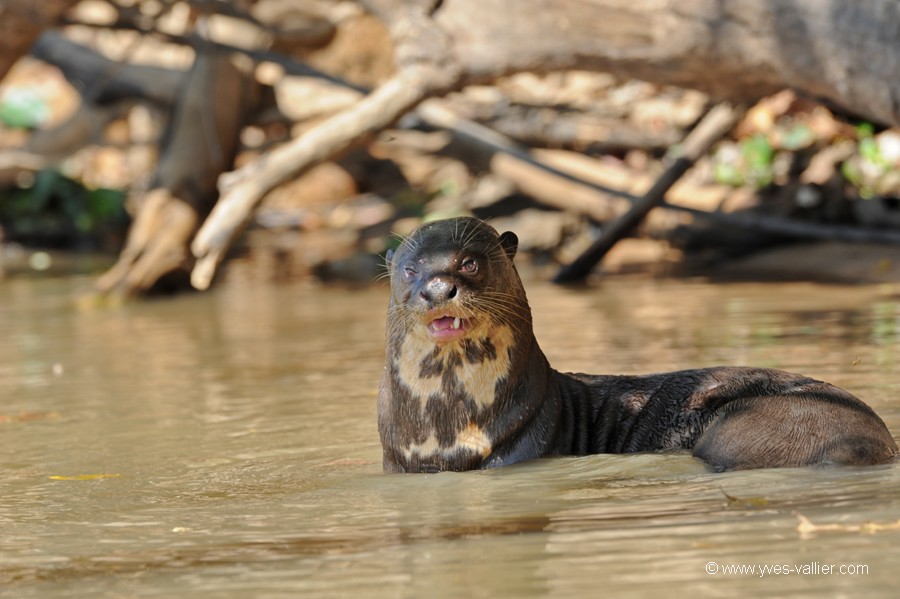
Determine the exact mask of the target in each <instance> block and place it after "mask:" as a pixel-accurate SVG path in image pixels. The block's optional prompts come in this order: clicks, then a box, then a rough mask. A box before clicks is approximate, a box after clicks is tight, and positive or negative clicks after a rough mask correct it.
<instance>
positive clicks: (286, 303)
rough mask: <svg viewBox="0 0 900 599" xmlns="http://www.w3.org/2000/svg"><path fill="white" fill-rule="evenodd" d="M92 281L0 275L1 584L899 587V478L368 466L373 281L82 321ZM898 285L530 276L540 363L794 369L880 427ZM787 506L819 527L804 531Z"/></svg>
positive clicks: (359, 590) (895, 470)
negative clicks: (561, 282) (593, 282)
mask: <svg viewBox="0 0 900 599" xmlns="http://www.w3.org/2000/svg"><path fill="white" fill-rule="evenodd" d="M87 284H88V282H87V280H84V279H81V280H79V279H74V280H73V279H69V280H62V279H57V280H38V281H35V280H25V279H14V280H11V281H6V282H4V283H2V284H0V335H2V336H0V339H2V342H0V439H2V440H0V458H2V459H0V468H2V485H3V486H2V495H0V596H3V597H16V598H23V599H26V598H32V597H79V598H80V597H229V598H243V597H247V598H250V597H252V598H270V597H300V596H304V597H306V596H309V597H345V596H346V597H367V598H368V597H375V598H378V597H385V598H395V597H402V598H406V597H497V596H511V597H553V598H554V599H555V598H564V597H586V596H601V595H603V596H623V595H630V596H642V597H643V596H653V595H663V594H666V595H668V594H671V593H672V591H673V590H674V589H679V592H697V591H699V592H700V593H702V596H723V597H724V596H735V595H737V593H738V592H739V591H740V592H741V594H750V593H752V594H754V595H758V596H784V595H787V594H791V593H801V594H808V595H810V596H812V595H816V596H820V595H822V594H823V593H824V594H828V595H846V596H850V595H853V596H862V595H865V596H878V595H882V596H890V595H894V594H895V592H896V588H897V576H896V574H897V563H898V556H900V549H897V548H898V547H900V529H898V527H900V525H898V519H900V464H897V465H892V466H886V467H877V468H859V469H791V470H769V471H754V472H740V473H727V474H713V473H710V472H707V471H706V469H705V468H704V467H703V465H702V464H700V463H699V462H697V461H695V460H693V459H692V458H690V457H689V456H686V455H639V456H592V457H588V458H564V459H552V460H542V461H537V462H534V463H529V464H524V465H518V466H514V467H510V468H507V469H502V470H496V471H488V472H473V473H464V474H454V473H446V474H440V475H385V474H382V472H381V465H380V446H379V443H378V435H377V431H376V426H375V393H376V388H377V384H378V380H379V377H380V373H381V366H382V359H383V357H382V351H383V349H382V342H383V329H384V310H385V305H386V301H387V291H386V290H385V289H383V288H375V289H372V290H368V291H356V292H347V291H344V290H340V289H330V288H325V289H323V288H320V287H316V286H312V285H291V286H281V287H278V286H272V285H267V284H252V283H250V282H247V281H244V282H232V283H226V284H225V285H224V286H221V287H220V288H218V289H217V290H215V291H214V292H213V293H209V294H206V295H202V296H199V295H198V296H193V297H183V298H179V299H175V300H163V301H154V302H146V303H140V304H136V305H129V306H125V307H123V308H118V309H108V310H88V311H84V310H80V309H78V308H77V302H76V301H75V300H76V298H77V296H78V294H79V292H80V291H81V290H83V289H84V288H85V287H86V286H87ZM898 291H900V290H898V289H892V288H884V287H858V288H853V287H829V286H816V285H810V284H778V285H750V284H737V285H736V284H731V285H709V284H706V283H702V282H671V281H670V282H666V281H647V280H627V279H626V280H623V279H611V280H609V281H608V282H606V283H604V285H603V286H602V287H600V288H595V289H592V290H584V291H574V290H563V289H558V288H554V287H551V286H549V285H546V284H543V283H540V282H533V283H531V284H529V295H530V297H531V300H532V304H533V308H534V311H535V318H536V332H537V336H538V339H539V340H540V341H541V344H542V346H543V347H544V350H545V352H546V353H547V355H548V357H549V358H550V360H551V362H552V363H553V364H554V365H555V366H557V367H558V368H561V369H566V370H580V371H588V372H650V371H659V370H667V369H674V368H684V367H693V366H708V365H714V364H750V365H762V366H771V367H777V368H785V369H789V370H793V371H799V372H802V373H805V374H809V375H813V376H817V377H820V378H825V379H828V380H830V381H832V382H834V383H837V384H839V385H841V386H844V387H846V388H848V389H850V390H852V391H854V392H856V393H857V394H858V395H860V396H861V397H863V398H864V399H866V400H867V401H868V402H869V403H870V404H871V405H872V406H874V407H875V408H876V409H877V410H878V411H879V413H880V414H881V415H882V416H883V417H884V419H885V420H886V422H887V423H888V426H889V427H890V429H891V430H892V432H893V433H894V435H895V437H900V397H898V396H900V368H898V366H897V364H898V358H900V299H898V296H897V295H895V294H896V293H898ZM801 515H802V516H805V517H806V518H808V519H809V520H810V521H812V522H813V523H814V524H817V525H823V526H830V527H831V528H832V529H828V530H821V531H819V532H814V533H812V534H803V533H802V532H801V531H799V530H798V523H799V522H800V516H801ZM867 523H874V525H871V524H867ZM861 526H862V527H861ZM733 566H745V567H751V566H753V567H755V568H756V571H755V572H754V573H752V574H751V573H743V574H741V573H727V572H726V569H728V568H731V567H733ZM761 567H765V568H767V570H766V571H764V572H760V568H761ZM804 567H806V568H807V569H808V570H811V571H812V572H814V573H803V572H804V571H803V568H804ZM842 567H843V570H841V568H842ZM707 568H709V569H710V570H713V571H714V573H712V574H710V573H707ZM775 570H780V573H776V572H775ZM828 570H831V572H830V573H828ZM848 570H849V572H848ZM761 574H762V575H761Z"/></svg>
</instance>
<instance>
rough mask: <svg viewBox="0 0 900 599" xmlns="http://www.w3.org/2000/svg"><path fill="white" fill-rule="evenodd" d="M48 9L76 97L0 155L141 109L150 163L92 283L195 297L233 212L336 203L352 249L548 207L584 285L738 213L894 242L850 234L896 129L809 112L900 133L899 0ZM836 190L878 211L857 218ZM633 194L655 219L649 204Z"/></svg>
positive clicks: (795, 229)
mask: <svg viewBox="0 0 900 599" xmlns="http://www.w3.org/2000/svg"><path fill="white" fill-rule="evenodd" d="M9 4H10V6H11V7H12V9H13V12H11V13H9V14H8V15H6V16H5V19H4V20H5V22H6V23H7V26H9V23H11V22H12V21H13V17H15V13H14V9H15V8H16V5H17V3H15V2H11V3H9ZM63 4H68V5H72V6H74V9H73V10H72V11H70V12H68V13H64V14H65V17H64V18H63V20H61V21H57V22H56V25H58V26H59V28H55V29H47V30H46V31H44V33H43V35H42V36H41V37H40V38H38V39H37V42H36V44H35V45H34V46H33V47H31V52H32V54H33V55H34V56H35V57H36V58H38V59H41V60H43V61H46V62H49V63H51V64H54V65H56V66H58V67H59V68H60V69H61V71H62V72H63V73H64V74H65V77H66V78H67V79H68V80H69V81H71V82H72V83H73V84H75V85H76V86H77V88H78V90H79V92H80V94H81V104H80V108H79V109H78V110H77V111H76V112H75V114H74V115H73V116H71V117H70V118H69V119H68V120H66V121H64V122H61V123H58V124H57V125H56V126H54V127H52V128H49V129H48V130H44V131H39V132H36V133H35V134H33V135H32V136H31V137H30V139H28V140H27V142H26V143H25V145H24V146H23V147H21V148H18V149H17V151H15V152H4V154H5V156H4V155H0V165H2V167H3V168H2V169H0V171H4V172H6V171H14V170H16V169H28V168H31V169H33V168H36V167H48V166H52V165H55V164H58V163H59V161H61V160H64V159H65V158H66V157H68V156H70V155H71V154H72V153H74V152H76V151H79V150H81V149H82V148H83V147H84V146H86V145H89V144H94V143H102V142H103V141H104V131H105V130H106V128H107V127H108V125H109V124H110V123H112V122H115V121H117V120H118V121H121V120H122V119H125V120H126V121H128V119H129V118H130V115H132V114H133V112H134V111H135V110H137V109H138V108H139V107H140V108H143V109H145V110H146V109H148V107H149V109H150V110H151V111H152V113H153V114H158V115H162V117H163V118H164V122H165V125H164V127H162V128H161V132H162V135H161V138H160V141H159V143H158V148H159V157H158V160H157V161H156V162H155V166H154V170H153V173H152V175H151V176H150V177H149V178H148V179H147V180H145V181H142V182H139V183H140V184H139V185H136V186H135V188H134V190H133V198H132V200H133V201H132V204H133V205H134V206H135V209H134V212H135V216H134V223H133V225H132V228H131V230H130V233H129V235H128V239H127V242H126V244H125V247H124V249H123V250H122V252H121V255H120V259H119V261H118V263H117V264H116V265H115V266H114V267H113V268H112V269H111V270H110V271H109V272H107V273H106V274H105V275H104V276H103V277H101V278H100V279H99V280H98V283H97V286H98V290H99V291H100V292H101V293H104V294H117V295H132V294H135V293H140V292H142V291H144V290H147V289H149V288H150V287H152V286H153V285H154V284H155V283H156V282H157V281H159V280H160V278H162V277H164V276H167V275H168V274H169V273H172V272H179V271H180V272H188V271H189V272H190V281H191V283H192V284H193V285H194V286H195V287H197V288H200V289H205V288H206V287H208V286H209V285H210V284H211V282H212V280H213V278H214V275H215V273H216V270H217V267H218V265H219V263H220V262H221V261H222V260H223V258H224V257H225V255H226V252H227V251H228V249H229V247H230V246H231V245H232V243H233V242H234V240H235V238H236V237H237V235H238V234H239V233H240V232H241V231H242V230H243V229H244V228H245V226H246V225H247V224H248V223H249V222H251V220H252V219H253V217H254V215H256V222H257V223H262V224H264V225H268V226H278V227H295V228H300V229H316V228H317V227H318V228H321V227H322V226H324V224H328V223H329V219H333V220H334V221H336V222H341V223H343V225H344V226H353V227H355V230H356V231H357V232H358V233H359V235H358V236H357V240H359V239H365V238H366V236H367V235H376V234H377V235H381V236H382V238H384V237H385V236H386V235H387V233H388V231H391V230H394V231H398V232H401V233H402V232H403V229H404V227H405V226H409V225H410V221H408V220H407V221H404V220H403V219H409V218H420V217H421V216H422V215H423V212H427V213H432V214H435V215H440V214H449V213H454V212H458V211H462V210H466V211H474V212H476V213H478V214H482V215H485V216H501V215H503V214H504V213H508V212H511V211H513V210H516V209H518V208H521V207H522V206H529V207H532V208H538V209H540V210H542V211H543V213H542V216H549V214H552V211H554V210H556V211H558V210H564V211H565V212H566V214H569V215H576V216H575V220H571V218H570V217H568V216H567V217H565V218H564V219H558V220H557V221H551V220H549V219H548V220H544V221H543V222H545V223H549V222H557V223H558V226H557V227H556V231H555V232H551V233H550V234H549V237H550V238H551V239H549V240H547V241H546V242H544V245H545V248H550V247H553V246H554V244H555V247H556V248H561V247H563V246H565V242H566V239H567V234H568V238H569V241H571V238H572V237H573V235H571V233H572V232H573V231H580V232H581V233H582V234H583V235H586V234H588V233H591V232H593V231H594V228H595V227H596V225H602V226H601V227H600V229H601V230H602V236H601V237H600V238H598V239H596V240H595V241H594V242H593V243H588V242H586V241H585V239H584V237H583V236H582V238H580V239H579V240H578V241H577V242H576V243H574V244H569V245H568V247H567V249H565V251H562V252H560V253H558V254H557V255H556V257H557V258H559V259H561V260H562V261H563V262H569V263H570V264H569V266H568V267H567V268H564V269H563V270H561V271H560V273H559V275H558V277H557V279H558V280H560V281H569V280H577V279H579V278H581V277H583V276H584V275H585V274H587V273H588V272H589V271H590V270H591V268H592V267H593V266H594V265H595V264H596V263H597V261H598V260H599V259H600V258H601V257H602V256H603V255H604V253H605V252H606V250H608V249H609V248H610V247H612V245H613V244H615V243H616V241H617V240H618V239H620V238H621V237H623V236H625V235H629V234H631V232H632V231H633V230H634V229H635V228H636V227H638V226H641V227H643V230H644V232H645V233H648V234H650V235H654V236H657V237H665V238H667V239H670V240H674V241H676V242H677V243H679V244H680V245H681V246H682V247H693V246H696V245H702V244H709V243H713V242H715V240H716V239H719V240H721V239H723V238H724V239H725V240H726V241H733V240H734V239H735V238H736V237H739V236H738V235H737V234H735V232H734V231H735V230H736V228H737V229H740V230H745V231H746V230H749V231H751V232H752V233H750V234H749V235H744V236H743V237H742V239H743V240H744V241H745V242H746V244H745V245H746V246H747V247H751V246H753V245H754V244H758V243H759V242H760V240H761V239H763V238H771V237H773V236H774V237H777V238H798V237H799V238H816V239H840V240H846V241H879V242H888V243H897V242H900V233H898V232H896V231H894V230H892V229H891V228H881V229H873V228H860V227H856V226H850V225H849V224H846V223H848V222H850V223H852V222H853V221H861V222H863V223H864V224H865V223H866V222H867V221H868V222H875V223H878V224H884V223H885V222H886V221H887V219H888V218H889V216H890V208H891V201H890V200H891V198H892V197H893V195H892V194H893V193H894V191H895V190H894V187H896V185H894V183H892V180H891V177H892V176H891V174H890V173H891V172H892V171H894V170H896V166H897V164H898V157H897V156H894V155H893V154H892V153H891V152H892V151H893V149H892V148H893V146H892V142H893V139H894V138H895V137H896V136H895V135H894V134H893V132H891V131H890V130H888V131H887V132H886V133H883V132H881V131H880V129H875V130H873V131H864V130H862V129H859V128H854V127H853V126H850V125H848V124H846V122H845V121H842V120H838V119H835V118H834V117H833V116H832V115H831V113H830V112H829V111H828V110H827V109H826V108H825V107H824V106H825V105H828V106H830V107H838V108H839V109H841V110H843V111H845V112H848V113H853V114H856V115H859V116H860V117H864V118H865V119H868V120H869V121H871V122H875V123H880V124H881V125H882V126H892V125H893V126H896V125H900V113H898V111H897V110H896V106H900V78H898V77H897V75H898V74H900V39H898V38H896V36H894V35H892V32H894V31H896V29H897V27H898V26H900V10H898V9H897V8H896V6H897V5H896V4H895V3H893V2H889V1H887V0H864V1H860V2H856V3H852V4H847V3H842V2H838V1H837V0H823V1H822V2H814V3H801V2H796V1H794V0H767V1H763V2H760V1H756V0H746V1H743V0H740V1H735V2H729V3H721V4H716V5H710V3H708V2H701V1H687V2H675V1H674V0H672V1H665V0H663V1H660V0H630V1H629V2H623V1H621V0H594V1H592V2H583V1H576V0H563V1H561V2H560V1H555V2H548V1H547V0H478V1H477V2H476V1H475V0H444V1H443V2H438V1H434V0H420V1H410V0H403V1H400V0H369V1H366V2H361V3H354V2H329V1H324V0H322V1H316V2H304V3H291V2H283V1H278V0H259V1H256V2H252V1H247V2H234V3H218V2H208V1H201V0H189V1H186V2H165V3H158V2H149V1H148V2H136V3H122V4H118V3H116V2H113V1H110V2H88V1H84V2H81V3H76V2H68V3H60V2H56V3H50V2H48V3H46V4H45V6H44V8H46V9H47V11H48V14H50V16H51V17H53V16H56V15H57V14H58V13H59V12H60V6H61V5H63ZM76 4H77V6H75V5H76ZM26 5H27V3H23V6H26ZM63 8H65V7H63ZM23 10H26V9H23ZM710 11H713V12H715V14H711V13H710ZM538 16H540V18H538ZM23 43H24V42H23ZM109 48H113V49H114V50H113V52H112V54H116V55H115V56H114V57H110V55H109V54H110V52H108V50H109ZM173 48H174V50H173ZM147 54H151V55H155V57H157V58H158V57H164V56H172V57H174V60H175V62H178V61H181V62H182V63H184V64H186V65H189V66H187V68H177V66H173V64H172V60H170V61H169V63H168V64H166V62H165V61H157V62H156V64H151V63H152V62H153V61H152V60H147V58H148V57H147ZM138 57H140V58H141V60H140V61H138V60H137V58H138ZM151 58H152V57H151ZM0 68H8V65H7V66H4V65H0ZM517 74H518V75H517ZM633 78H639V79H643V80H644V81H649V82H652V83H637V82H635V81H634V80H633ZM669 86H680V87H677V88H676V87H669ZM786 88H791V89H793V90H796V91H791V92H785V91H782V90H784V89H786ZM689 89H690V90H696V91H688V90H689ZM763 98H765V99H763ZM808 98H816V99H818V100H823V101H824V102H825V103H826V104H824V105H820V104H813V103H810V102H809V101H808ZM761 100H762V101H761ZM748 107H749V109H748ZM735 125H736V126H735ZM797 131H801V133H797ZM803 132H805V133H803ZM726 136H728V137H727V138H726ZM132 141H133V140H132ZM146 142H147V140H146V139H143V140H141V143H144V144H146ZM717 142H718V143H717ZM754 144H756V145H755V146H754ZM714 146H715V147H714ZM760 147H762V150H760ZM360 148H362V150H360ZM754 148H756V153H757V154H759V153H760V152H761V153H762V154H766V152H767V151H768V154H766V155H767V158H766V159H765V160H762V161H760V160H758V159H757V158H758V157H757V158H753V156H754V153H753V151H754ZM873 148H874V149H873ZM354 150H356V151H355V152H354ZM876 150H877V151H876ZM748 156H749V158H748ZM779 161H780V162H779ZM695 164H696V166H695V167H694V168H693V169H692V170H691V173H690V174H688V175H687V176H685V173H686V172H687V171H688V170H689V169H691V167H692V166H694V165H695ZM873 164H874V165H875V166H874V167H873ZM316 165H326V166H319V167H317V168H314V167H316ZM873 168H875V169H876V170H877V169H880V171H879V172H873ZM760 169H762V172H760ZM329 173H330V174H329ZM385 173H388V175H385ZM390 173H395V175H396V176H395V177H393V178H392V177H390V176H389V175H390ZM386 179H387V180H390V181H386ZM311 180H312V181H320V182H321V181H326V182H327V183H324V184H321V185H319V186H318V187H317V186H316V185H314V184H310V181H311ZM304 181H305V182H306V183H305V184H306V185H307V187H306V188H304V187H303V185H304ZM398 181H400V184H398ZM136 183H138V181H136ZM407 184H408V185H409V187H404V185H407ZM735 185H740V187H735ZM748 185H749V186H750V187H749V188H748V187H747V186H748ZM322 186H324V187H326V188H329V189H331V190H332V191H334V193H335V195H334V196H331V197H327V198H326V199H325V200H324V201H325V202H328V203H329V204H330V205H331V204H336V203H340V201H341V200H344V199H346V198H347V197H350V196H354V194H359V193H361V192H364V191H366V190H369V191H371V192H372V194H369V195H366V196H364V198H363V199H359V198H357V199H356V200H352V201H350V200H348V201H345V202H344V203H343V205H344V206H357V207H359V211H358V212H356V213H354V214H350V215H348V213H347V210H343V211H342V210H341V209H340V207H339V206H338V207H336V208H332V209H329V210H327V211H321V210H319V211H317V210H314V209H311V208H310V205H311V204H314V203H315V202H314V201H313V200H312V199H311V198H310V196H314V195H315V192H312V191H310V190H312V189H318V190H319V191H321V187H322ZM304 189H305V191H298V190H304ZM748 189H750V191H748ZM757 189H758V190H760V191H756V190H757ZM848 189H850V190H851V191H849V195H848ZM386 190H387V191H386ZM853 190H861V191H860V192H859V193H858V195H861V196H867V197H868V199H869V200H871V199H875V200H876V201H875V202H870V201H868V200H866V201H865V202H863V201H860V202H858V204H860V205H861V206H862V205H865V206H866V207H865V208H860V209H856V208H854V207H852V205H850V204H847V201H846V200H847V199H848V198H849V199H854V198H853V197H852V196H853V195H854V194H855V193H857V192H856V191H853ZM304 194H308V195H304ZM285 198H287V201H286V200H285ZM879 198H887V200H886V201H882V200H881V199H879ZM876 204H877V206H876ZM260 206H263V208H262V209H260ZM773 206H774V207H773ZM848 206H850V207H848ZM655 207H662V208H664V209H665V210H664V211H661V212H660V214H659V216H654V215H656V213H657V211H654V212H653V214H650V217H649V218H648V213H650V211H651V210H652V209H653V208H655ZM873 207H874V208H873ZM879 210H881V212H879ZM873 211H874V216H873V215H872V213H873ZM885 211H886V212H885ZM323 214H330V216H325V217H323ZM340 215H343V216H340ZM798 215H801V216H806V217H807V218H805V219H804V220H798V219H796V218H794V217H796V216H798ZM542 216H539V217H538V219H539V220H540V219H541V218H542ZM323 223H324V224H323ZM404 223H405V224H404ZM699 223H706V224H707V226H705V227H698V226H697V225H698V224H699ZM687 225H693V226H692V227H691V228H690V229H685V228H684V227H685V226H687ZM544 228H547V227H544ZM761 235H762V236H761ZM574 237H576V238H577V235H575V236H574ZM587 246H590V247H587ZM368 249H378V248H375V247H369V248H368ZM580 250H585V251H584V252H580Z"/></svg>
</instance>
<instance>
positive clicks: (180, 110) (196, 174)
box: [97, 48, 257, 296]
mask: <svg viewBox="0 0 900 599" xmlns="http://www.w3.org/2000/svg"><path fill="white" fill-rule="evenodd" d="M256 91H257V88H256V86H255V85H254V84H253V79H252V77H251V76H250V75H249V73H247V72H246V71H244V70H242V69H240V68H238V67H237V66H235V64H234V63H233V62H232V60H231V58H230V57H229V56H228V55H225V54H222V53H219V52H217V51H216V50H215V49H213V48H207V49H205V50H204V51H200V52H199V53H198V55H197V58H196V60H195V62H194V65H193V67H192V68H191V70H190V71H189V75H188V78H187V81H186V85H185V88H184V90H183V91H182V93H181V95H180V96H179V100H178V103H177V105H176V109H175V113H174V115H173V116H172V118H171V120H170V122H169V125H168V127H167V130H166V135H165V139H164V141H163V144H162V154H161V157H160V160H159V164H158V165H157V169H156V175H155V179H154V182H153V184H152V188H153V190H152V191H151V192H150V193H149V194H148V195H147V196H146V198H145V199H144V202H143V203H142V204H141V206H140V207H139V209H138V214H137V217H136V219H135V223H134V225H133V226H132V228H131V230H130V231H129V234H128V239H127V240H126V243H125V248H124V249H123V250H122V252H121V254H120V256H119V260H118V262H117V263H116V264H115V265H114V266H113V267H112V268H111V269H110V270H109V271H108V272H107V273H106V274H104V275H103V276H102V277H101V278H100V279H99V280H98V281H97V289H98V291H99V292H100V293H101V294H113V295H118V296H129V295H133V294H134V293H137V292H140V291H145V290H147V289H148V288H149V287H150V286H152V285H153V284H154V283H155V282H156V280H157V279H158V278H159V277H161V276H162V275H164V274H166V273H168V272H170V271H172V270H174V269H177V268H180V267H185V266H188V265H189V264H188V262H187V260H188V258H189V256H188V252H187V248H188V244H189V243H190V240H191V237H192V236H193V235H194V233H195V231H196V229H197V225H198V224H199V222H200V220H201V219H202V218H203V217H205V216H206V214H207V213H208V212H209V209H210V207H211V206H212V204H213V203H214V202H215V197H216V196H215V187H216V180H217V178H218V176H219V175H220V173H222V171H224V170H225V169H226V168H228V167H229V166H230V165H231V164H232V161H233V160H234V155H235V152H236V150H237V145H238V136H239V133H240V129H241V127H242V126H243V123H244V122H245V121H246V115H247V114H248V113H249V111H250V109H251V108H252V107H253V105H254V103H255V100H256ZM211 98H228V99H229V101H228V102H221V101H218V102H217V101H211V100H210V99H211Z"/></svg>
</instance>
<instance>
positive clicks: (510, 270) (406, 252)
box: [387, 218, 527, 345]
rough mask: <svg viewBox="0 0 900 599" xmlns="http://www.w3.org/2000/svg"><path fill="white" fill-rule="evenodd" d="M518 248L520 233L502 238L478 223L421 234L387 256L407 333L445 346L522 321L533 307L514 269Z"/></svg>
mask: <svg viewBox="0 0 900 599" xmlns="http://www.w3.org/2000/svg"><path fill="white" fill-rule="evenodd" d="M517 248H518V238H517V237H516V235H515V233H512V232H509V231H508V232H506V233H503V234H502V235H498V234H497V231H496V230H494V228H493V227H491V226H490V225H488V224H486V223H484V222H482V221H480V220H478V219H476V218H455V219H448V220H441V221H435V222H432V223H428V224H426V225H423V226H421V227H419V228H418V229H416V231H414V232H413V233H412V235H410V236H409V237H408V238H407V239H405V240H404V242H403V244H402V245H401V246H400V247H399V248H398V249H397V251H396V252H394V251H390V252H388V254H387V263H388V267H389V269H390V276H391V290H392V297H391V310H392V311H399V312H402V313H403V314H404V318H403V324H404V325H405V326H404V329H405V331H404V332H405V333H406V334H413V335H417V336H422V337H423V338H427V339H430V340H431V341H433V342H434V344H436V345H445V344H450V343H459V342H460V341H462V340H464V339H467V338H472V337H473V336H475V335H478V334H482V335H484V334H487V332H488V329H490V328H491V327H492V326H493V325H497V324H501V323H504V322H505V323H507V324H513V323H512V322H510V321H512V320H515V319H521V318H522V316H523V314H522V304H524V308H525V311H527V303H525V302H524V291H522V283H521V281H520V280H519V276H518V274H517V273H516V270H515V267H514V266H513V258H514V257H515V255H516V249H517ZM521 324H522V323H520V322H519V323H515V325H516V326H521Z"/></svg>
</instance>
